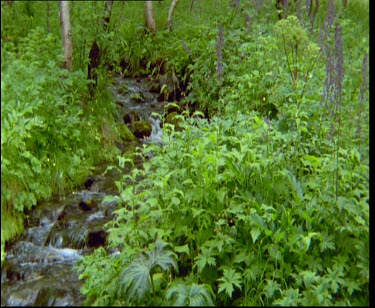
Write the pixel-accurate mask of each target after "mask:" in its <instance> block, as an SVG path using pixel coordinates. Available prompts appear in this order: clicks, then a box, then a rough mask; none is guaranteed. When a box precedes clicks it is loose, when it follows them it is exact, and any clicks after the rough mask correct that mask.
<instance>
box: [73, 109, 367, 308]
mask: <svg viewBox="0 0 375 308" xmlns="http://www.w3.org/2000/svg"><path fill="white" fill-rule="evenodd" d="M189 122H190V124H188V123H187V122H186V123H185V131H183V132H171V135H170V136H166V137H165V138H166V140H168V144H167V145H165V146H164V147H162V148H158V147H156V146H152V147H145V148H144V149H142V151H140V152H139V155H141V156H142V157H146V156H147V153H149V152H151V151H152V153H153V154H154V157H153V158H152V159H151V160H149V161H145V162H144V164H143V166H144V169H142V170H141V169H135V168H133V171H132V174H131V175H124V177H123V180H122V181H119V182H118V183H117V185H118V188H119V197H106V199H105V200H103V202H107V201H110V200H112V199H114V200H117V202H118V203H119V205H120V207H119V209H118V210H116V211H115V213H116V214H117V215H116V219H115V220H114V221H113V222H109V223H108V228H109V229H108V231H109V241H110V243H111V245H113V246H114V247H116V248H117V249H119V250H120V251H122V253H121V254H120V256H119V258H120V259H121V260H122V261H117V262H119V263H121V264H122V266H119V268H118V269H117V274H115V275H114V277H121V275H120V273H121V272H122V271H124V270H125V269H126V268H129V266H130V264H131V261H130V260H129V259H128V258H127V257H126V258H125V259H122V255H123V253H125V254H127V253H126V251H143V248H142V247H147V246H148V245H149V244H150V243H152V242H153V241H154V239H155V238H158V239H163V240H164V241H167V242H169V243H171V245H172V247H174V250H175V251H176V252H177V256H178V268H179V269H180V273H179V274H177V276H176V277H175V278H173V276H172V277H170V278H169V279H170V280H169V281H170V284H168V283H165V284H164V285H163V284H161V285H160V289H159V293H155V297H159V299H160V300H162V298H163V297H166V298H167V299H168V300H172V298H173V297H172V295H173V294H174V292H175V291H174V290H175V289H176V288H177V286H178V288H190V287H193V285H194V284H195V286H196V285H209V286H210V288H212V290H213V292H214V294H215V297H216V304H217V305H222V304H227V305H233V304H244V305H260V304H265V305H270V304H277V303H279V304H280V303H282V304H289V305H290V304H298V305H311V304H313V305H320V304H342V303H347V304H349V303H350V304H354V303H357V304H358V303H366V301H367V300H368V290H367V288H368V255H367V257H366V251H367V249H368V244H366V243H368V241H367V239H368V223H369V216H368V203H367V202H368V201H367V198H368V188H367V179H366V174H367V167H366V166H365V165H363V163H361V162H360V161H361V158H360V156H358V155H359V153H358V151H354V152H353V150H352V149H351V150H346V149H341V151H342V153H341V155H342V156H341V157H342V159H344V160H345V163H344V162H343V164H342V166H346V167H345V168H344V170H347V171H349V170H353V171H352V172H354V173H351V172H350V174H351V175H349V174H348V173H346V172H345V171H344V170H343V172H342V175H343V177H341V178H340V182H339V186H340V190H339V199H338V200H339V201H338V203H336V202H335V201H334V200H335V190H334V180H333V178H332V170H334V168H335V163H334V160H332V156H333V155H334V153H331V154H325V155H311V154H309V153H312V152H313V150H314V145H312V144H308V143H306V144H304V145H303V147H295V143H294V140H295V137H294V134H295V133H290V134H284V133H281V132H280V131H278V130H277V129H276V127H275V123H274V122H268V120H267V121H264V120H263V119H261V118H259V116H257V115H256V114H254V113H252V114H250V115H247V116H245V115H238V116H237V117H235V118H233V117H231V118H228V119H223V118H221V119H218V118H213V119H211V124H208V123H207V122H205V121H203V120H200V119H190V120H189ZM191 124H193V126H191ZM170 137H173V138H170ZM270 153H272V155H270ZM355 157H357V158H355ZM357 159H358V160H357ZM128 161H129V160H128V158H127V159H125V158H122V157H120V158H119V162H120V167H121V166H122V167H123V166H124V164H125V163H128ZM354 166H356V167H354ZM353 168H354V169H353ZM344 174H347V175H346V176H348V177H353V176H355V177H356V179H357V180H356V182H357V185H359V186H352V185H351V186H348V184H349V182H350V180H349V178H346V176H344ZM141 178H142V180H140V179H141ZM125 181H127V185H126V186H125V185H124V183H125ZM357 193H358V195H357V196H356V197H354V199H353V196H354V195H356V194H357ZM356 243H357V244H356ZM85 264H87V267H81V268H80V269H81V270H83V274H82V277H87V280H85V284H84V289H87V287H86V286H88V285H92V281H93V280H92V279H93V278H94V277H95V276H91V275H92V274H90V273H91V272H92V268H91V267H92V266H91V265H89V263H88V262H87V263H85ZM351 264H356V266H355V267H353V266H351ZM165 275H166V274H164V275H163V276H164V277H165V278H164V279H167V276H165ZM129 279H130V278H129ZM134 279H135V278H134ZM131 280H132V279H131ZM132 281H133V280H132ZM132 283H135V282H132ZM109 285H110V284H109ZM109 285H108V288H109ZM183 285H184V286H183ZM108 288H106V290H107V291H106V292H108V293H107V296H108V298H109V299H111V298H117V300H118V301H119V302H118V303H121V302H123V301H124V300H125V299H127V298H128V297H126V296H123V297H121V296H120V297H118V296H119V294H117V293H116V294H115V293H110V291H109V289H108ZM201 288H203V287H201ZM90 290H91V292H92V293H96V294H98V291H99V290H98V289H95V288H91V289H90ZM181 290H182V289H181ZM184 292H185V291H184ZM201 292H206V291H204V289H202V290H201ZM185 293H186V292H185ZM204 294H208V293H204ZM98 296H99V295H98ZM202 296H203V295H202ZM99 298H101V297H100V296H99ZM201 298H202V297H201ZM210 298H211V299H213V298H214V297H213V296H211V297H210ZM140 299H141V298H138V299H137V300H136V301H135V300H134V301H131V302H129V303H134V304H135V303H137V302H138V300H140ZM174 300H177V298H175V299H174ZM141 303H143V304H146V303H149V300H148V299H147V297H145V295H144V296H143V301H141ZM170 303H172V302H170ZM176 303H180V304H182V303H184V304H186V303H187V302H186V300H185V299H184V297H181V298H180V299H179V300H178V301H177V302H176ZM202 303H203V302H202ZM205 304H210V301H209V300H207V302H205Z"/></svg>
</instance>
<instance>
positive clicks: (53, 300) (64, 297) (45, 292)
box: [33, 287, 74, 306]
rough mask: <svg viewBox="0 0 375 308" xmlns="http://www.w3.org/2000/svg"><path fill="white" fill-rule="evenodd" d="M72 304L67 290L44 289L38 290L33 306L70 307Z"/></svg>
mask: <svg viewBox="0 0 375 308" xmlns="http://www.w3.org/2000/svg"><path fill="white" fill-rule="evenodd" d="M73 303H74V301H73V299H72V297H71V296H70V295H69V291H68V290H65V289H52V288H48V287H46V288H43V289H41V290H39V292H38V295H37V297H36V299H35V302H34V304H33V306H71V305H72V304H73Z"/></svg>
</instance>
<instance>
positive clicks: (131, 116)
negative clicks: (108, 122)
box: [122, 110, 140, 125]
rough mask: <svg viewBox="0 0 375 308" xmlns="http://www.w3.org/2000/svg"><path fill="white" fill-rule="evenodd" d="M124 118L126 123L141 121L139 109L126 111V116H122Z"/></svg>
mask: <svg viewBox="0 0 375 308" xmlns="http://www.w3.org/2000/svg"><path fill="white" fill-rule="evenodd" d="M122 119H123V120H124V123H125V124H126V125H130V124H132V123H133V122H135V121H139V120H140V117H139V114H138V112H137V111H135V110H130V111H128V112H126V113H125V114H124V116H123V117H122Z"/></svg>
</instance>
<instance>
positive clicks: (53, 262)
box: [1, 76, 165, 306]
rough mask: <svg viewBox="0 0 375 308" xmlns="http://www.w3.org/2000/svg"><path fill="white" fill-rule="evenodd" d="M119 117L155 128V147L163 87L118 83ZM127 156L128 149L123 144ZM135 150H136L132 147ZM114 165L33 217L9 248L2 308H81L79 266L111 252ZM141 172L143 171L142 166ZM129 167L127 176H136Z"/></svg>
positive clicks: (115, 96) (114, 88)
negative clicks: (81, 260) (78, 262)
mask: <svg viewBox="0 0 375 308" xmlns="http://www.w3.org/2000/svg"><path fill="white" fill-rule="evenodd" d="M109 90H110V92H111V94H112V96H113V100H114V102H115V103H116V104H117V106H118V110H119V112H118V116H119V117H120V120H121V122H124V125H128V127H130V128H132V127H131V126H132V125H133V124H134V122H135V119H134V118H131V119H130V120H126V119H127V118H126V116H127V115H129V112H132V113H133V114H136V115H137V121H144V122H147V123H149V125H150V127H151V130H150V131H149V133H147V134H146V135H142V136H141V137H142V138H143V137H147V138H145V139H144V140H140V139H139V140H137V141H135V143H136V144H138V145H141V144H142V141H143V142H154V141H157V140H158V138H160V134H161V133H162V130H161V128H160V126H159V125H160V122H158V121H157V120H155V119H150V116H151V114H152V113H153V112H154V113H158V114H162V113H163V112H164V105H165V103H164V101H162V100H160V89H159V85H158V84H156V83H155V81H152V80H150V79H149V78H138V79H133V78H123V77H121V76H116V77H115V82H114V84H113V85H112V86H109ZM119 147H121V148H122V150H124V151H126V150H127V145H126V144H120V145H119ZM129 148H130V149H132V147H129ZM110 165H113V163H101V164H99V165H97V166H96V169H95V171H94V172H93V174H92V175H91V176H90V177H89V178H88V179H87V181H86V183H85V184H84V185H83V186H82V189H78V190H77V191H75V192H73V193H70V194H67V195H65V196H64V197H60V198H54V199H52V200H50V201H45V202H40V203H38V205H37V206H36V207H35V208H34V209H33V210H32V211H31V213H30V214H29V216H28V218H27V219H26V221H25V223H26V226H25V230H24V232H23V234H22V235H21V236H20V237H19V238H18V239H17V240H15V241H13V242H12V243H10V244H8V245H7V247H6V249H5V250H6V253H7V256H6V258H5V261H4V264H3V266H2V268H1V305H2V306H80V305H82V304H83V303H84V299H85V298H84V296H83V295H82V294H80V291H79V290H80V287H81V286H82V282H81V281H80V280H79V279H78V274H77V273H76V272H74V271H72V269H73V266H74V265H75V262H76V260H77V259H78V258H79V257H81V256H85V255H88V254H91V253H92V252H93V251H94V250H95V249H96V248H98V247H106V245H107V243H106V238H107V232H106V230H105V228H104V225H105V224H106V223H107V222H108V221H110V220H111V219H112V218H113V216H112V212H113V211H114V210H115V209H116V207H117V204H116V203H115V202H107V203H104V204H102V200H103V198H104V197H105V196H106V195H117V194H118V192H117V188H116V185H115V181H118V180H119V179H120V178H121V176H122V175H121V174H120V173H119V172H118V171H116V170H115V169H112V170H110V171H108V172H106V173H105V175H103V174H104V171H105V170H106V168H107V167H108V166H110ZM135 167H137V168H142V165H141V160H138V161H135ZM130 172H131V168H130V167H126V168H125V169H124V170H123V173H130Z"/></svg>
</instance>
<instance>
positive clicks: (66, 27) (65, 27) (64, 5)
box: [59, 0, 73, 71]
mask: <svg viewBox="0 0 375 308" xmlns="http://www.w3.org/2000/svg"><path fill="white" fill-rule="evenodd" d="M59 10H60V23H61V32H62V40H63V46H64V57H65V62H64V64H63V66H64V68H66V69H67V70H69V71H71V70H72V69H73V37H72V25H71V23H70V13H69V1H62V0H60V1H59Z"/></svg>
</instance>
